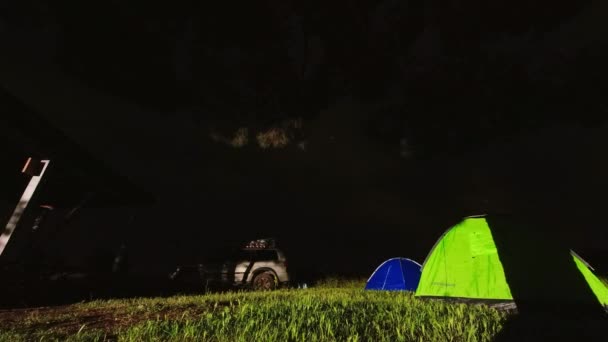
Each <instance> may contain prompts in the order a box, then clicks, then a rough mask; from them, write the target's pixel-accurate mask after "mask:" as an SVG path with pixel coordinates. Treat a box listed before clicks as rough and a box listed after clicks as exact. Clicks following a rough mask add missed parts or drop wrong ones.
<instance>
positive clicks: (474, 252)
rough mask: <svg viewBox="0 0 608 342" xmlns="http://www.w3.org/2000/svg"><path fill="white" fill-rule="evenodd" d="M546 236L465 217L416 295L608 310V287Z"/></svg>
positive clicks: (430, 263)
mask: <svg viewBox="0 0 608 342" xmlns="http://www.w3.org/2000/svg"><path fill="white" fill-rule="evenodd" d="M546 234H547V233H545V236H543V234H542V233H541V232H538V231H537V230H535V229H531V227H527V226H522V225H521V224H520V223H517V222H513V221H508V220H506V221H505V220H504V219H502V218H500V217H498V218H496V217H493V216H472V217H468V218H465V219H464V220H463V221H461V222H460V223H458V224H457V225H455V226H453V227H452V228H450V229H448V230H447V231H446V232H445V233H444V234H443V235H442V236H441V237H440V238H439V240H438V241H437V243H436V244H435V246H434V247H433V249H432V250H431V251H430V253H429V255H428V256H427V259H426V260H425V262H424V264H423V266H422V276H421V278H420V283H419V285H418V288H417V290H416V296H417V297H435V298H454V299H466V300H471V299H472V300H480V301H489V302H497V303H499V302H508V301H513V299H514V297H515V298H517V299H522V298H523V300H527V299H532V300H536V301H538V300H546V301H548V302H550V301H553V300H556V299H558V300H563V301H570V302H571V303H580V302H581V301H587V302H588V301H589V300H590V299H589V298H592V299H591V300H593V298H596V299H597V300H599V302H600V303H601V304H602V305H603V306H604V307H608V288H607V287H606V286H605V285H604V284H603V283H602V282H601V281H600V280H599V279H598V278H597V277H596V276H595V275H594V274H593V272H592V269H591V268H590V266H589V265H588V264H587V263H586V262H585V261H584V260H582V259H581V258H580V257H579V256H578V255H577V254H576V253H574V252H573V251H571V250H569V249H568V248H563V246H560V245H553V244H551V243H548V242H547V241H548V238H547V236H546ZM589 290H591V291H589ZM585 292H587V293H588V294H585ZM591 292H592V293H593V295H595V296H593V295H591V294H590V293H591Z"/></svg>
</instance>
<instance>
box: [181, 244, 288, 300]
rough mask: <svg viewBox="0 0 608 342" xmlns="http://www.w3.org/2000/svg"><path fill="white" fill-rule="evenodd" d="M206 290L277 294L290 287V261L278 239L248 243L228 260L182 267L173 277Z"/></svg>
mask: <svg viewBox="0 0 608 342" xmlns="http://www.w3.org/2000/svg"><path fill="white" fill-rule="evenodd" d="M170 278H171V279H173V280H176V281H177V280H185V281H189V282H190V283H191V284H192V282H194V283H195V284H197V283H198V284H199V285H201V286H203V287H204V288H205V289H207V288H209V287H214V286H221V287H239V288H251V289H254V290H274V289H277V288H279V287H281V286H285V285H287V284H288V283H289V275H288V273H287V259H286V258H285V254H284V253H283V252H282V251H281V250H280V249H278V248H277V246H276V241H275V240H274V239H258V240H253V241H249V242H247V243H245V244H244V245H243V246H242V247H241V248H239V249H237V250H235V251H234V252H233V253H231V255H229V256H228V257H227V258H226V259H225V260H222V261H220V262H209V263H200V264H195V265H185V266H180V267H178V268H177V270H175V272H173V273H172V274H171V275H170Z"/></svg>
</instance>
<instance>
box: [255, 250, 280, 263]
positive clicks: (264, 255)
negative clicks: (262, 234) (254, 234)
mask: <svg viewBox="0 0 608 342" xmlns="http://www.w3.org/2000/svg"><path fill="white" fill-rule="evenodd" d="M278 259H279V256H278V255H277V251H275V250H261V251H256V261H264V260H278Z"/></svg>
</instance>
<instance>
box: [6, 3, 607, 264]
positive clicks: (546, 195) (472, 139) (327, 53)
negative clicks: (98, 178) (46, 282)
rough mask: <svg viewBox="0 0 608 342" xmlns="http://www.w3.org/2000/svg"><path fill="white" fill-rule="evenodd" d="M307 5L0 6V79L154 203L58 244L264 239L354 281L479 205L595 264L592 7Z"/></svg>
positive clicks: (204, 251) (156, 252)
mask: <svg viewBox="0 0 608 342" xmlns="http://www.w3.org/2000/svg"><path fill="white" fill-rule="evenodd" d="M323 3H324V2H315V1H312V2H311V1H307V2H306V5H305V4H304V2H302V3H300V2H297V1H264V2H262V3H260V4H258V3H257V2H256V3H254V2H251V3H250V4H248V5H246V6H245V5H243V6H245V7H239V8H235V7H238V6H236V5H233V4H231V5H225V6H220V5H200V4H199V5H194V4H192V3H190V2H182V3H180V5H168V6H163V7H162V8H160V7H158V8H157V7H154V6H153V5H150V4H148V3H147V2H143V1H141V2H137V1H136V2H129V5H125V4H122V2H118V1H107V0H106V1H103V2H95V3H94V4H93V5H91V7H89V4H87V5H84V4H82V5H81V4H80V3H79V2H75V1H73V2H70V1H67V2H62V5H51V4H46V3H44V2H43V1H34V0H29V1H20V5H2V6H4V7H6V8H3V9H2V10H1V11H0V13H2V14H0V44H2V46H3V48H2V50H3V53H2V56H1V57H0V62H1V63H0V84H1V85H2V86H3V87H4V88H5V89H6V90H7V91H9V92H10V93H12V94H13V95H14V96H15V97H17V98H19V99H20V100H21V101H22V102H23V103H25V104H26V105H28V106H29V107H30V108H32V109H34V110H36V111H37V112H39V113H40V114H42V115H43V116H44V117H46V119H48V121H49V122H50V123H51V124H52V125H54V126H55V127H57V128H60V129H61V130H63V131H64V132H65V133H66V135H68V136H69V137H70V138H71V139H73V140H74V141H76V142H77V143H79V144H80V145H82V146H83V147H84V148H85V149H87V150H88V151H90V152H91V154H93V155H95V156H96V157H98V158H99V159H101V160H103V161H104V162H105V163H106V164H107V165H108V166H109V167H110V168H112V169H113V170H114V171H116V172H117V173H119V174H121V175H123V176H126V177H128V178H129V179H131V180H132V182H133V183H134V184H136V185H137V186H140V187H141V188H143V189H145V190H146V191H148V192H149V193H151V194H152V195H154V197H155V198H156V203H155V204H154V205H152V206H149V207H142V208H117V209H94V208H91V209H88V210H87V211H86V212H84V211H83V213H82V216H81V217H80V218H79V219H78V220H76V221H75V222H72V223H71V227H70V230H69V232H70V233H66V234H64V235H65V236H63V238H62V239H63V240H62V242H61V243H65V245H66V246H69V247H66V248H65V249H62V252H61V253H64V254H67V255H72V256H71V260H72V261H73V260H74V259H76V260H78V259H79V258H80V257H79V256H81V255H87V253H88V254H92V253H107V252H110V253H111V252H112V251H115V250H116V249H117V248H118V246H119V245H120V243H121V242H125V243H126V244H127V245H128V246H129V253H130V254H129V256H130V262H131V264H132V265H131V266H132V269H133V271H134V272H142V273H158V274H165V273H168V272H169V271H170V270H171V268H172V267H173V266H175V265H177V264H180V263H191V262H198V261H199V260H202V259H204V258H205V257H208V256H209V255H211V254H213V253H214V252H215V251H218V250H221V249H225V248H226V247H227V246H230V245H232V244H234V243H236V242H238V241H240V240H244V239H249V238H258V237H266V236H275V237H277V238H278V239H279V243H280V244H281V245H282V246H283V249H284V250H285V252H286V253H287V255H288V256H289V257H291V258H293V260H294V264H297V265H298V267H300V268H302V269H306V270H307V271H313V270H314V271H316V272H320V273H326V274H345V275H351V274H357V275H367V274H369V273H370V272H371V271H373V269H374V268H375V267H376V266H377V265H378V264H379V263H380V262H381V261H383V260H385V259H388V258H390V257H395V256H402V257H409V258H412V259H415V260H417V261H419V262H422V261H423V260H424V257H425V256H426V253H427V252H428V251H429V249H430V248H431V247H432V245H433V243H434V242H435V240H436V239H437V238H438V237H439V236H440V234H441V233H442V232H443V231H444V230H445V229H447V228H448V227H449V226H450V225H451V224H454V223H456V222H457V221H458V220H459V219H460V218H462V217H464V216H467V215H473V214H482V213H494V212H496V213H511V214H517V215H520V216H521V217H524V218H526V219H532V220H535V222H536V223H537V227H538V229H545V230H547V232H549V233H550V234H556V235H559V236H563V237H567V238H568V239H571V241H572V244H573V247H574V248H577V249H579V250H584V251H587V252H588V254H589V255H590V258H591V255H592V256H593V258H595V259H592V260H593V261H595V262H596V263H601V262H602V260H605V259H606V254H605V253H607V252H608V251H607V250H606V247H605V246H606V245H607V243H608V234H607V233H606V229H605V222H604V220H603V213H604V211H605V203H606V200H605V198H606V196H605V194H606V193H607V190H608V178H606V174H608V159H606V156H607V154H606V148H607V147H608V134H607V133H608V127H607V126H606V125H605V124H604V122H603V117H604V116H605V115H606V111H607V110H608V107H607V104H606V102H605V98H604V95H602V94H605V92H602V91H603V90H606V84H605V77H606V76H608V73H607V69H606V67H605V66H604V65H603V63H602V62H600V61H602V60H604V61H605V59H602V58H604V57H601V56H606V49H605V44H603V43H604V42H602V41H601V38H602V37H604V38H605V35H602V32H606V27H607V25H605V23H604V24H603V26H602V23H601V22H602V21H601V20H599V19H597V18H601V16H598V15H597V13H606V6H605V4H600V2H595V3H594V4H593V5H591V6H594V7H585V6H584V5H585V4H586V3H585V2H582V1H576V2H575V1H571V2H570V5H559V6H558V5H556V4H555V3H554V2H550V1H519V2H517V3H513V2H512V1H510V2H507V1H502V2H501V1H499V2H497V5H496V6H490V5H484V6H480V4H479V2H478V1H468V2H467V1H455V2H451V4H450V5H447V4H444V3H441V2H432V3H431V2H428V3H427V4H425V5H424V6H422V5H420V6H416V5H411V4H410V3H409V2H408V3H407V4H406V2H403V3H399V2H397V1H390V0H387V1H371V0H370V1H352V2H346V1H333V2H332V5H331V6H329V5H325V4H323ZM484 3H485V2H484ZM499 3H500V4H502V5H499ZM165 5H166V4H165ZM478 5H479V6H478ZM501 6H502V7H501ZM85 7H86V8H85ZM589 8H592V9H593V10H589ZM17 18H19V19H27V20H19V19H17ZM594 18H595V19H594ZM596 19H597V20H596ZM594 20H595V21H594ZM516 23H517V24H516ZM581 23H584V25H583V24H581ZM593 23H596V24H597V25H595V26H594V24H593ZM583 38H584V39H583ZM5 52H6V53H5ZM3 115H5V114H3ZM290 120H301V123H302V124H301V128H295V129H294V130H295V131H296V132H295V133H294V135H293V136H291V137H290V138H291V140H290V142H289V144H287V146H285V147H281V148H276V149H273V148H270V149H263V148H261V147H260V146H256V142H255V140H254V139H253V137H252V136H250V137H249V139H250V140H249V142H248V144H247V145H245V146H242V147H234V146H230V145H229V144H226V143H222V142H221V141H218V139H213V136H214V134H216V136H217V134H219V135H223V136H229V135H231V134H233V133H234V132H236V131H237V130H238V129H239V128H243V127H246V128H248V129H249V132H264V131H265V130H268V129H270V128H272V127H279V126H280V125H281V124H284V123H285V122H290ZM218 132H219V133H218ZM252 134H254V133H252ZM404 144H407V146H405V145H404ZM581 254H582V255H583V257H584V253H582V252H581ZM77 256H78V257H77ZM593 261H592V262H593ZM604 262H605V261H604Z"/></svg>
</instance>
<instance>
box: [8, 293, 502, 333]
mask: <svg viewBox="0 0 608 342" xmlns="http://www.w3.org/2000/svg"><path fill="white" fill-rule="evenodd" d="M363 284H364V283H363V282H362V281H352V282H351V281H349V282H344V281H326V282H325V283H323V284H320V285H318V286H316V287H314V288H308V289H286V290H280V291H275V292H227V293H215V294H207V295H199V296H175V297H170V298H137V299H127V300H104V301H91V302H84V303H79V304H74V305H67V306H59V307H46V308H36V309H20V310H12V311H11V310H5V311H0V327H2V329H1V330H2V331H1V332H0V341H32V340H36V341H53V340H60V341H107V340H110V341H115V340H118V341H161V340H162V341H252V340H254V341H336V340H337V341H454V340H456V341H488V340H491V338H492V337H493V336H495V335H496V334H497V333H498V332H499V331H500V329H501V327H502V325H503V323H504V321H505V319H506V314H504V313H500V312H498V311H496V310H494V309H490V308H487V307H484V306H467V305H464V304H447V303H443V302H429V301H421V300H418V299H415V298H413V297H412V296H411V294H408V293H403V292H399V293H386V292H375V291H364V290H362V288H363Z"/></svg>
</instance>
